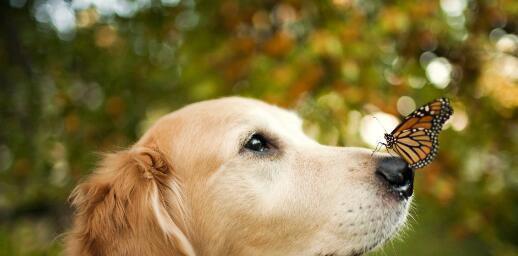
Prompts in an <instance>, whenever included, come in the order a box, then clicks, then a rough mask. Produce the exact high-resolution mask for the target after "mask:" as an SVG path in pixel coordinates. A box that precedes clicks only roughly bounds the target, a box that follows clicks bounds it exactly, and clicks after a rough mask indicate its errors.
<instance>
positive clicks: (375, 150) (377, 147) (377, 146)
mask: <svg viewBox="0 0 518 256" xmlns="http://www.w3.org/2000/svg"><path fill="white" fill-rule="evenodd" d="M380 145H382V146H387V145H385V143H383V142H378V144H377V145H376V147H375V148H374V151H372V154H371V157H372V156H373V155H374V153H376V152H378V149H379V148H380Z"/></svg>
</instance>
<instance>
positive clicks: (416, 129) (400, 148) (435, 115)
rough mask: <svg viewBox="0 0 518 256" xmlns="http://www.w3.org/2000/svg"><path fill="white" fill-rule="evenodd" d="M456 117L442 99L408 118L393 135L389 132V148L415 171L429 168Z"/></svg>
mask: <svg viewBox="0 0 518 256" xmlns="http://www.w3.org/2000/svg"><path fill="white" fill-rule="evenodd" d="M452 114H453V108H452V107H451V106H450V101H449V100H448V99H447V98H439V99H436V100H434V101H432V102H429V103H428V104H426V105H424V106H422V107H420V108H418V109H416V110H415V111H414V112H412V113H411V114H410V115H408V116H407V117H405V119H404V120H403V122H401V123H400V124H399V125H398V126H397V127H396V128H395V129H394V130H393V131H392V132H391V133H385V140H386V143H381V144H382V145H384V146H385V147H386V148H387V149H392V150H393V151H395V152H396V153H397V154H398V155H400V156H401V157H402V158H403V159H404V160H405V161H406V162H407V163H408V166H409V167H410V168H412V169H415V168H422V167H424V166H426V165H428V164H429V163H430V162H432V160H433V159H434V158H435V156H436V155H437V150H438V148H439V138H438V137H439V133H440V132H441V130H442V126H443V124H444V123H445V122H446V121H447V120H448V119H449V118H450V116H451V115H452Z"/></svg>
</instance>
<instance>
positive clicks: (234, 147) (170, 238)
mask: <svg viewBox="0 0 518 256" xmlns="http://www.w3.org/2000/svg"><path fill="white" fill-rule="evenodd" d="M252 132H261V133H263V134H265V136H269V137H271V138H272V141H274V142H275V144H276V146H275V150H274V151H273V152H272V153H271V154H268V155H263V156H260V155H257V154H255V153H253V152H251V151H249V150H246V149H244V148H243V147H242V145H243V141H246V138H247V136H250V134H251V133H252ZM380 156H381V154H375V155H374V157H372V156H371V152H370V151H369V150H366V149H359V148H339V147H329V146H324V145H320V144H318V143H316V142H315V141H314V140H312V139H311V138H309V137H307V136H305V135H304V133H303V131H302V129H301V121H300V119H298V117H296V116H295V115H294V114H293V113H291V112H288V111H285V110H282V109H280V108H277V107H275V106H271V105H268V104H265V103H263V102H260V101H256V100H250V99H243V98H237V97H232V98H224V99H218V100H212V101H206V102H201V103H196V104H192V105H189V106H187V107H185V108H183V109H180V110H178V111H175V112H173V113H171V114H169V115H166V116H164V117H162V118H161V119H160V120H158V121H157V122H156V123H155V125H153V126H152V127H151V128H150V129H149V130H148V131H147V132H146V133H145V134H144V136H142V138H141V139H140V140H139V141H138V142H137V143H136V144H135V145H133V146H132V147H131V148H130V149H128V150H124V151H120V152H115V153H112V154H108V155H106V156H105V157H104V160H102V162H101V164H100V165H99V167H98V168H97V169H96V170H95V171H94V172H93V173H92V174H91V175H90V176H89V177H87V178H86V179H85V180H83V181H82V182H81V183H80V184H79V185H78V186H77V187H76V188H75V189H74V191H73V192H72V194H71V197H70V200H71V204H72V206H73V207H74V208H75V214H74V222H73V226H72V228H71V230H70V231H69V232H68V233H67V235H66V239H65V242H66V244H65V253H66V254H67V255H189V256H191V255H319V254H322V255H324V254H334V255H359V254H361V253H363V252H366V251H368V250H370V249H372V248H374V247H376V246H378V245H379V244H382V243H383V242H384V241H385V240H387V239H388V238H389V237H391V236H392V235H393V234H395V233H396V232H397V230H398V228H399V227H400V226H401V225H402V224H403V222H404V221H405V218H406V213H407V210H408V205H409V202H408V201H400V200H396V199H395V198H393V197H390V196H388V195H387V193H386V191H385V187H384V186H382V185H381V183H380V181H379V180H378V179H376V178H374V175H373V173H374V169H375V166H376V164H375V163H376V161H377V159H379V157H380Z"/></svg>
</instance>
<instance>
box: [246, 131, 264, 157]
mask: <svg viewBox="0 0 518 256" xmlns="http://www.w3.org/2000/svg"><path fill="white" fill-rule="evenodd" d="M245 148H247V149H250V150H252V151H257V152H261V153H264V152H267V151H268V150H269V149H270V147H269V144H268V141H267V140H266V139H265V138H264V137H263V136H261V135H259V134H254V135H252V137H251V138H250V139H249V140H248V141H247V142H246V144H245Z"/></svg>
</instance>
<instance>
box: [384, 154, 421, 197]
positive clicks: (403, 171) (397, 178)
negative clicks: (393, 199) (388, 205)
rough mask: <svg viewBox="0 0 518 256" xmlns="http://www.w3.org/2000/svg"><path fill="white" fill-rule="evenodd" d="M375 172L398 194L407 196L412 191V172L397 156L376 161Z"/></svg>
mask: <svg viewBox="0 0 518 256" xmlns="http://www.w3.org/2000/svg"><path fill="white" fill-rule="evenodd" d="M376 174H378V175H379V176H381V178H383V180H385V181H387V182H388V184H389V186H390V187H391V188H392V190H393V191H395V192H396V193H398V194H399V196H401V197H404V198H408V197H410V196H411V195H412V193H413V192H414V172H413V170H412V169H410V167H408V164H407V163H406V162H405V161H403V160H402V159H401V158H398V157H388V158H383V159H381V160H379V161H378V167H377V168H376Z"/></svg>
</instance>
